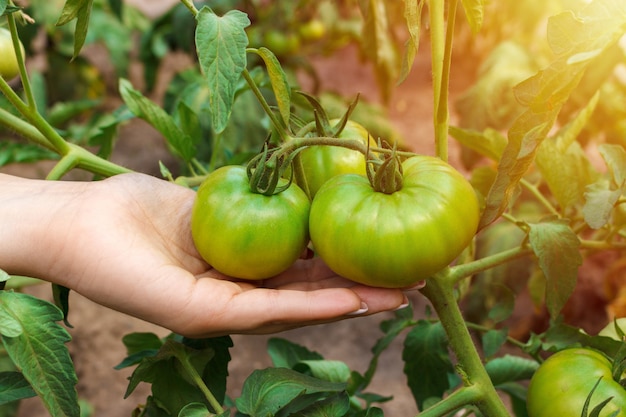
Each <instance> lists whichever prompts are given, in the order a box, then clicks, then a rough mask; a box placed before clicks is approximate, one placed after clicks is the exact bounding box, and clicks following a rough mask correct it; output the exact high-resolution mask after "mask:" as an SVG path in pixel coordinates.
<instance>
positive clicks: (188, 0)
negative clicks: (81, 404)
mask: <svg viewBox="0 0 626 417" xmlns="http://www.w3.org/2000/svg"><path fill="white" fill-rule="evenodd" d="M180 2H181V3H182V4H183V5H184V6H185V7H186V8H188V9H189V11H190V12H191V14H193V15H194V16H197V15H198V9H196V6H194V4H193V1H191V0H180Z"/></svg>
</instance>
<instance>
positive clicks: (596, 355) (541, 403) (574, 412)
mask: <svg viewBox="0 0 626 417" xmlns="http://www.w3.org/2000/svg"><path fill="white" fill-rule="evenodd" d="M600 378H602V379H601V380H600V383H599V385H598V387H597V388H596V390H595V391H594V392H593V396H592V397H591V402H590V404H589V409H588V411H589V412H591V410H592V409H593V408H594V407H595V406H596V405H597V404H598V403H600V402H602V401H604V400H605V399H607V398H609V397H613V398H612V400H611V401H610V402H609V403H608V404H607V405H606V406H605V407H604V408H603V409H602V412H601V413H600V417H608V416H610V415H612V413H614V412H616V411H617V414H616V415H615V416H616V417H624V416H626V391H625V390H624V388H622V386H621V385H620V384H619V383H618V382H616V381H614V380H613V377H612V376H611V362H610V361H609V360H608V359H607V358H606V357H605V356H604V355H603V354H602V353H600V352H597V351H595V350H591V349H587V348H571V349H565V350H562V351H560V352H557V353H555V354H554V355H552V356H550V357H549V358H548V359H546V361H545V362H544V363H542V364H541V366H540V367H539V369H538V370H537V372H535V374H534V375H533V377H532V379H531V381H530V385H529V386H528V394H527V408H528V416H529V417H555V416H559V417H580V416H581V415H582V410H583V407H584V404H585V400H586V399H587V397H588V396H589V393H590V392H591V390H592V389H593V387H594V385H595V384H596V382H598V379H600Z"/></svg>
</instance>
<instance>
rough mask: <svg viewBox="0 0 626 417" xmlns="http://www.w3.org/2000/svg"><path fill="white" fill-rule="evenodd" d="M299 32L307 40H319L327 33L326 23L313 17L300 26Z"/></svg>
mask: <svg viewBox="0 0 626 417" xmlns="http://www.w3.org/2000/svg"><path fill="white" fill-rule="evenodd" d="M298 34H299V35H300V37H301V38H302V39H303V40H305V41H308V42H311V41H317V40H319V39H321V38H323V37H324V35H325V34H326V25H325V24H324V22H322V21H321V20H319V19H312V20H309V21H308V22H305V23H303V24H302V25H300V26H299V27H298Z"/></svg>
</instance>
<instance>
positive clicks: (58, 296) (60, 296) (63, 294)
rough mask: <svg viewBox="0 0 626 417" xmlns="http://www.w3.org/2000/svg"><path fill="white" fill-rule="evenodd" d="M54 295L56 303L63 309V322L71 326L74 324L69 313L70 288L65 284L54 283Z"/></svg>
mask: <svg viewBox="0 0 626 417" xmlns="http://www.w3.org/2000/svg"><path fill="white" fill-rule="evenodd" d="M52 297H53V299H54V304H55V305H56V306H57V307H58V308H59V309H61V312H62V313H63V323H65V325H66V326H67V327H69V328H72V325H71V324H70V322H69V321H68V315H69V313H70V289H69V288H67V287H64V286H63V285H58V284H52Z"/></svg>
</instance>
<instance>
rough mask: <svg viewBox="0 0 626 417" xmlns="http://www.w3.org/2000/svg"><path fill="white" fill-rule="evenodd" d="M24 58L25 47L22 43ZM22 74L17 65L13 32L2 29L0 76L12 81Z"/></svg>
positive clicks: (0, 34) (0, 30)
mask: <svg viewBox="0 0 626 417" xmlns="http://www.w3.org/2000/svg"><path fill="white" fill-rule="evenodd" d="M20 48H21V49H22V56H24V53H25V52H24V45H22V44H21V43H20ZM19 73H20V67H19V65H18V63H17V56H16V55H15V50H14V49H13V41H12V40H11V32H9V30H8V29H5V28H0V76H2V78H4V79H5V80H11V79H13V78H15V77H16V76H17V75H18V74H19Z"/></svg>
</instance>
